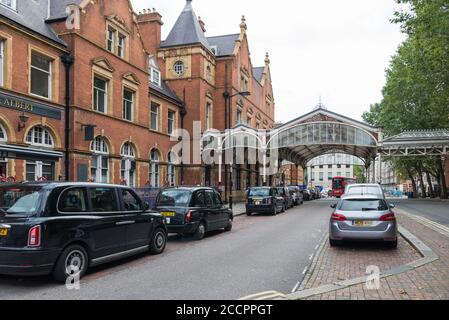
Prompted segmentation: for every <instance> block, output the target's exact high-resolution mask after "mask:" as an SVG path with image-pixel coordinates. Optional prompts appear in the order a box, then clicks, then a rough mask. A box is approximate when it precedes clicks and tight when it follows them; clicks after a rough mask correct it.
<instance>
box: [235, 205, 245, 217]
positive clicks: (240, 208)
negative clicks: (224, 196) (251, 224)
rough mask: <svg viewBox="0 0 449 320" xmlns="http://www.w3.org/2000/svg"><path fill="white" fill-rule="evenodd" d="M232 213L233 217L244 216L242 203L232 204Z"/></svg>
mask: <svg viewBox="0 0 449 320" xmlns="http://www.w3.org/2000/svg"><path fill="white" fill-rule="evenodd" d="M232 211H234V217H237V216H241V215H244V214H246V205H245V203H244V202H241V203H234V205H233V209H232Z"/></svg>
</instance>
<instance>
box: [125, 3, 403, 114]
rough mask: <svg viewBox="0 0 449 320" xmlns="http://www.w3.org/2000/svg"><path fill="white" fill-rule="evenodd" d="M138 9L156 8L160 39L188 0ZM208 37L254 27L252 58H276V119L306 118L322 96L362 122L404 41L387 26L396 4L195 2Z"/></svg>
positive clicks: (256, 63)
mask: <svg viewBox="0 0 449 320" xmlns="http://www.w3.org/2000/svg"><path fill="white" fill-rule="evenodd" d="M132 3H133V5H134V9H135V11H140V10H142V9H144V8H156V9H157V10H158V11H159V13H161V15H162V16H163V21H164V26H163V31H162V37H163V38H165V37H166V36H167V34H168V33H169V32H170V29H171V27H172V26H173V24H174V23H175V21H176V19H177V17H178V15H179V14H180V12H181V10H182V8H183V7H184V5H185V0H132ZM193 6H194V9H195V12H196V14H197V15H198V16H200V17H201V18H202V19H203V20H204V22H205V23H206V29H207V33H206V35H207V36H214V35H222V34H230V33H238V32H239V31H240V28H239V24H240V18H241V15H242V14H244V15H245V16H246V19H247V24H248V36H249V45H250V50H251V58H252V62H253V64H254V66H255V67H257V66H263V64H264V55H265V52H266V51H268V52H269V53H270V57H271V72H272V77H273V86H274V95H275V99H276V109H277V111H276V121H281V122H286V121H288V120H291V119H293V118H296V117H298V116H300V115H302V114H304V113H307V112H309V111H311V110H313V108H314V107H315V106H316V105H317V104H318V102H319V97H320V96H321V97H322V100H323V103H324V104H325V105H326V107H327V108H328V109H329V110H332V111H335V112H338V113H342V114H344V115H347V116H351V117H353V118H355V119H361V115H362V113H363V112H364V111H366V110H368V109H369V106H370V104H372V103H375V102H378V101H380V100H381V97H382V94H381V90H382V87H383V85H384V84H385V69H386V67H387V66H388V63H389V61H390V58H391V56H392V55H393V54H394V53H395V51H396V49H397V47H398V45H399V44H400V43H401V42H402V41H403V40H404V35H403V34H401V32H400V30H399V27H398V26H397V25H393V24H391V23H390V22H389V19H390V18H392V17H393V12H394V8H396V7H397V5H396V4H395V2H394V0H340V1H335V0H313V1H312V0H276V1H273V0H271V1H269V0H246V1H242V0H226V1H218V0H193Z"/></svg>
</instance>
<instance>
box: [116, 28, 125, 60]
mask: <svg viewBox="0 0 449 320" xmlns="http://www.w3.org/2000/svg"><path fill="white" fill-rule="evenodd" d="M117 56H119V57H120V58H122V59H125V57H126V36H125V35H124V34H123V33H121V32H120V31H117Z"/></svg>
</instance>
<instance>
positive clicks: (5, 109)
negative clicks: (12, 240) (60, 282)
mask: <svg viewBox="0 0 449 320" xmlns="http://www.w3.org/2000/svg"><path fill="white" fill-rule="evenodd" d="M191 2H192V1H190V0H188V1H187V3H186V6H185V8H184V10H183V11H182V13H181V15H180V17H179V19H178V21H177V22H176V24H175V26H174V27H173V29H172V31H171V32H170V34H169V36H168V37H167V39H166V40H165V41H161V27H162V17H161V15H160V14H159V13H157V12H154V11H151V10H150V11H144V12H143V13H139V14H137V13H135V12H134V11H133V8H132V6H131V3H130V1H129V0H117V1H108V0H98V1H95V2H93V1H87V0H58V1H56V0H42V1H39V2H34V1H23V0H15V1H2V2H0V44H1V46H0V49H1V64H0V67H1V72H0V75H1V76H0V110H1V113H0V150H1V154H0V170H1V171H0V174H1V175H4V176H14V177H15V178H16V179H17V180H38V179H41V178H45V179H49V180H57V179H65V178H68V179H69V180H74V181H96V182H107V183H127V184H129V185H132V186H145V185H151V186H161V185H169V184H181V183H184V184H205V185H211V186H215V185H217V184H218V169H217V167H216V166H205V165H203V164H201V163H192V162H193V161H188V162H189V163H187V162H186V163H182V164H179V163H175V162H176V161H175V160H176V159H177V156H178V155H175V154H174V153H172V152H171V150H172V147H173V146H174V145H175V144H177V143H178V139H179V133H178V132H176V129H179V128H181V129H182V128H184V129H186V130H187V131H188V132H189V135H190V137H193V135H194V132H193V128H194V123H195V122H199V123H200V124H201V130H200V131H201V132H204V131H206V130H207V129H210V128H215V129H218V130H220V131H222V130H225V129H226V128H227V127H234V126H236V125H238V124H242V123H243V124H245V125H248V126H251V127H253V128H258V129H271V128H273V125H274V107H275V104H274V98H273V89H272V86H271V75H270V67H269V65H270V60H269V57H268V54H267V55H266V58H265V62H264V64H263V66H262V67H259V68H255V67H253V64H252V61H251V58H250V50H249V44H248V39H247V34H246V30H247V25H246V21H245V19H244V17H243V18H242V21H241V24H240V32H239V33H236V34H230V35H224V36H216V37H206V36H205V24H204V22H202V21H201V20H199V19H198V18H197V16H196V15H195V13H194V11H193V8H192V3H191ZM67 7H69V9H70V10H69V13H67ZM66 79H67V81H66ZM248 91H249V92H250V93H251V95H250V96H245V97H244V96H235V97H233V98H232V99H231V111H230V113H231V114H230V118H231V123H230V124H227V123H226V121H225V114H226V109H225V99H224V96H223V94H224V92H228V93H229V94H230V95H234V94H236V93H238V92H248ZM175 135H176V136H175ZM194 150H195V151H197V150H196V149H194V148H193V147H192V150H191V151H194ZM191 157H192V159H191V160H193V157H194V154H193V153H192V152H191ZM66 166H67V168H68V170H65V167H66ZM257 168H258V167H257V166H255V165H249V164H248V165H243V166H241V165H240V166H236V167H235V171H234V172H235V175H234V180H235V182H234V187H235V188H236V189H237V193H239V192H240V193H241V191H242V190H244V189H245V188H246V187H247V186H250V185H257V184H259V183H260V182H261V179H260V174H259V173H258V170H257Z"/></svg>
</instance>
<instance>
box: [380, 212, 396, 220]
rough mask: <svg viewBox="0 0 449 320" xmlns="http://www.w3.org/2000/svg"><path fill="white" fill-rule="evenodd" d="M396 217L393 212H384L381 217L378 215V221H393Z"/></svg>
mask: <svg viewBox="0 0 449 320" xmlns="http://www.w3.org/2000/svg"><path fill="white" fill-rule="evenodd" d="M395 220H396V217H395V216H394V214H393V213H389V214H384V215H383V216H382V217H380V221H395Z"/></svg>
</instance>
